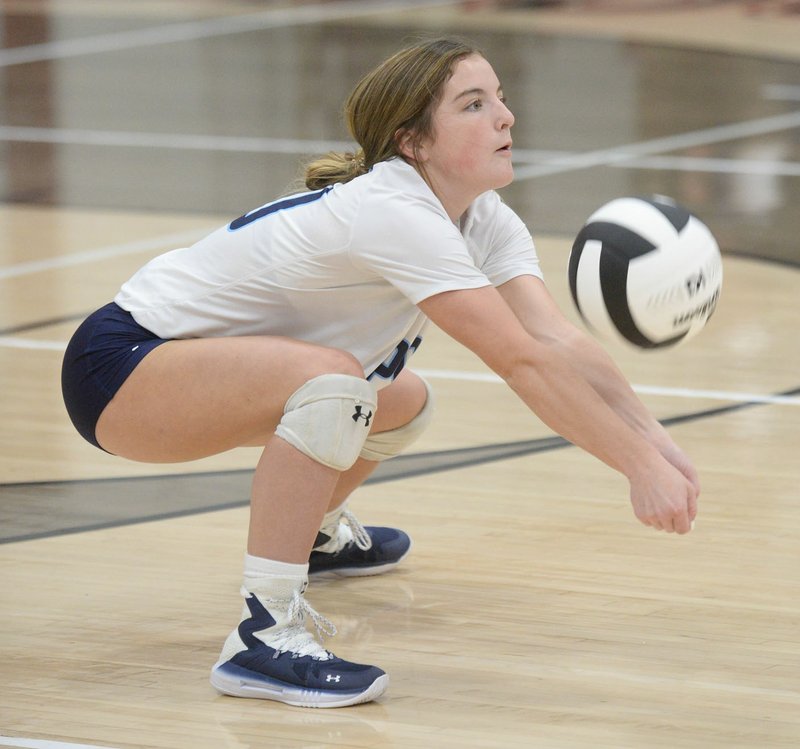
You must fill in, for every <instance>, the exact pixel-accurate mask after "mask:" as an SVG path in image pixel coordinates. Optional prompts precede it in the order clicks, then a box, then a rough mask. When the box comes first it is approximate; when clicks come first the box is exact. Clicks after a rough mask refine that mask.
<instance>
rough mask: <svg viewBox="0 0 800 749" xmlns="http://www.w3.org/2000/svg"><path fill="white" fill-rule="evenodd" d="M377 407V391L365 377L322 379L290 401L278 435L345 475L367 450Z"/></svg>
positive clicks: (279, 425)
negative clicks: (365, 442)
mask: <svg viewBox="0 0 800 749" xmlns="http://www.w3.org/2000/svg"><path fill="white" fill-rule="evenodd" d="M376 407H377V398H376V396H375V391H374V390H373V389H372V386H371V385H370V384H369V383H368V382H367V381H366V380H364V379H362V378H361V377H353V376H352V375H344V374H325V375H320V376H319V377H314V378H313V379H311V380H309V381H308V382H307V383H306V384H305V385H303V386H301V387H299V388H298V389H297V390H296V391H295V392H294V393H293V394H292V396H291V397H290V398H289V400H288V401H286V407H285V408H284V409H283V418H282V419H281V421H280V424H278V428H277V429H276V430H275V434H277V435H278V437H280V438H281V439H284V440H286V441H287V442H288V443H289V444H290V445H292V446H293V447H296V448H297V449H298V450H300V452H302V453H304V454H305V455H308V457H309V458H312V459H313V460H316V461H317V462H318V463H322V465H324V466H328V467H329V468H335V469H336V470H337V471H345V470H347V469H348V468H350V466H352V465H353V463H355V462H356V459H357V458H358V455H359V453H360V452H361V448H362V447H363V446H364V440H365V439H366V438H367V435H368V434H369V428H370V426H371V425H372V419H373V417H374V416H375V409H376Z"/></svg>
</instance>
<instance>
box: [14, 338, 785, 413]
mask: <svg viewBox="0 0 800 749" xmlns="http://www.w3.org/2000/svg"><path fill="white" fill-rule="evenodd" d="M66 347H67V344H66V343H65V342H63V341H47V340H37V339H35V338H16V337H14V336H0V348H17V349H29V350H40V351H64V350H65V349H66ZM414 371H415V372H416V373H417V374H419V375H420V376H421V377H426V378H428V379H431V380H435V379H440V380H460V381H462V382H488V383H497V384H503V380H502V378H500V377H499V376H498V375H496V374H494V373H492V372H463V371H458V370H451V369H415V370H414ZM632 387H633V389H634V391H635V392H637V393H639V394H641V395H660V396H664V397H667V398H687V399H697V400H719V401H728V402H732V403H763V404H767V405H783V406H800V397H793V396H788V395H759V394H757V393H742V392H736V391H727V390H703V389H697V388H676V387H662V386H660V385H637V384H633V385H632Z"/></svg>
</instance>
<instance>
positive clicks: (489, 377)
mask: <svg viewBox="0 0 800 749" xmlns="http://www.w3.org/2000/svg"><path fill="white" fill-rule="evenodd" d="M414 371H415V372H416V373H417V374H418V375H420V377H425V378H427V379H431V380H435V379H441V380H461V381H466V382H487V383H497V384H503V380H502V378H501V377H499V376H498V375H496V374H494V373H493V372H465V371H461V370H454V369H414ZM632 387H633V389H634V390H635V391H636V392H637V393H641V394H644V395H662V396H666V397H671V398H697V399H700V400H720V401H729V402H733V403H763V404H766V405H786V406H800V397H796V396H792V395H758V394H756V393H740V392H731V391H726V390H702V389H697V388H675V387H662V386H660V385H637V384H632Z"/></svg>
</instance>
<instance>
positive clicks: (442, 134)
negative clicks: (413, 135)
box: [418, 55, 514, 218]
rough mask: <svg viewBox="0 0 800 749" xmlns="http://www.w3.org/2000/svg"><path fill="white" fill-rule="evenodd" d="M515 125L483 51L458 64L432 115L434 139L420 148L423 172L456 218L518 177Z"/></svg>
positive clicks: (425, 142) (424, 142) (451, 214)
mask: <svg viewBox="0 0 800 749" xmlns="http://www.w3.org/2000/svg"><path fill="white" fill-rule="evenodd" d="M513 124H514V115H513V114H511V112H510V110H509V109H508V107H507V106H506V105H505V99H504V97H503V91H502V87H501V86H500V81H499V80H498V79H497V76H496V75H495V72H494V70H493V69H492V66H491V65H490V64H489V63H488V62H487V61H486V60H485V59H484V58H483V57H481V56H480V55H470V56H469V57H465V58H464V59H463V60H460V61H459V62H458V63H456V66H455V68H454V70H453V75H452V76H451V78H450V80H449V81H448V82H447V83H446V84H445V87H444V91H443V93H442V98H441V100H440V102H439V104H438V106H437V108H436V110H435V111H434V114H433V138H432V139H429V140H423V142H422V144H421V148H420V149H419V151H418V157H419V160H420V162H421V164H422V166H423V168H424V174H425V176H426V177H427V178H428V180H429V182H430V184H431V187H432V188H433V191H434V192H435V193H436V194H437V196H438V197H439V199H440V200H442V202H443V203H444V206H445V208H446V209H447V211H448V213H449V214H450V216H451V218H457V216H459V215H461V213H463V211H464V210H466V208H467V206H468V205H469V204H470V203H471V202H472V201H473V200H474V199H475V198H476V197H477V196H478V195H480V194H481V193H483V192H486V191H487V190H492V189H496V188H498V187H504V186H505V185H508V184H509V183H510V182H511V181H512V179H513V178H514V169H513V167H512V164H511V126H512V125H513ZM454 214H455V215H454Z"/></svg>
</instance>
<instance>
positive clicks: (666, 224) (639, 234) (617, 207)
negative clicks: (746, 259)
mask: <svg viewBox="0 0 800 749" xmlns="http://www.w3.org/2000/svg"><path fill="white" fill-rule="evenodd" d="M569 286H570V290H571V292H572V299H573V300H574V302H575V305H576V306H577V308H578V312H579V313H580V315H581V317H582V318H583V320H584V321H585V322H586V324H587V325H588V326H589V328H590V329H591V330H593V331H594V332H595V333H597V334H598V335H599V336H600V337H603V338H610V339H616V340H620V339H622V340H624V341H627V342H628V343H630V344H633V345H634V346H638V347H639V348H643V349H653V348H660V347H665V346H674V345H676V344H678V343H680V342H682V341H686V340H688V339H689V338H692V337H693V336H695V335H697V333H699V332H700V331H701V330H702V329H703V327H704V326H705V324H706V323H707V322H708V319H709V318H710V317H711V315H712V314H713V312H714V309H715V308H716V306H717V301H718V299H719V295H720V291H721V289H722V258H721V256H720V252H719V247H718V245H717V242H716V240H715V239H714V237H713V235H712V234H711V232H710V231H709V229H708V227H707V226H706V225H705V224H704V223H703V222H702V221H700V220H699V219H698V218H697V217H696V216H694V215H692V213H690V212H689V211H688V210H687V209H686V208H684V207H683V206H681V205H679V204H678V203H676V202H675V201H674V200H672V199H670V198H666V197H662V196H652V197H644V198H634V197H630V198H617V199H616V200H612V201H611V202H609V203H606V204H605V205H604V206H602V207H601V208H599V209H598V210H596V211H595V212H594V213H593V214H592V215H591V216H590V217H589V219H588V220H587V222H586V223H585V224H584V226H583V228H582V229H581V231H580V233H579V234H578V236H577V238H576V239H575V243H574V244H573V246H572V252H571V253H570V257H569Z"/></svg>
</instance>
